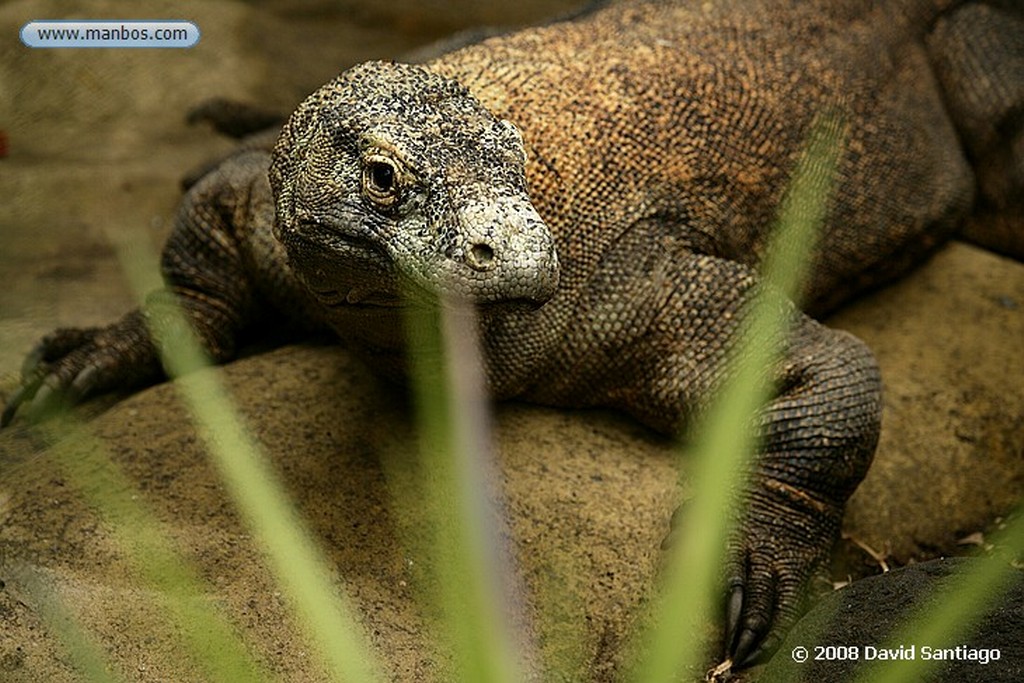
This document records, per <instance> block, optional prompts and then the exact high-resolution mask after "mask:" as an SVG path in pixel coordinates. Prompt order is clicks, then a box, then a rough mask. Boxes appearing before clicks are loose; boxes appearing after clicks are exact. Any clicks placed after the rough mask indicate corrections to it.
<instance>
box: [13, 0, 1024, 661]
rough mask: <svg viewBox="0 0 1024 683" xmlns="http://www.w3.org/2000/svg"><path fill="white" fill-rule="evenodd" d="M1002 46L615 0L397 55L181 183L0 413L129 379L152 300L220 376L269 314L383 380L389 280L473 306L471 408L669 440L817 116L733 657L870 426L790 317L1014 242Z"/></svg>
mask: <svg viewBox="0 0 1024 683" xmlns="http://www.w3.org/2000/svg"><path fill="white" fill-rule="evenodd" d="M961 4H962V5H964V6H963V7H959V6H958V5H961ZM1022 36H1024V17H1022V15H1021V12H1020V10H1019V9H1018V8H1017V7H1016V6H1015V5H1014V4H1012V3H1009V2H1006V3H991V4H983V3H955V2H944V1H941V0H935V1H934V2H929V1H928V0H919V1H915V0H892V1H891V2H881V3H877V2H859V1H853V0H849V1H842V0H830V1H826V0H818V1H815V2H804V1H800V0H773V1H772V0H762V1H757V2H716V3H701V2H694V3H690V2H623V3H610V4H609V5H608V6H606V7H602V8H600V9H598V10H596V11H594V12H592V13H589V14H584V15H582V16H578V17H576V18H574V19H573V20H571V21H567V22H560V23H556V24H552V25H549V26H545V27H540V28H534V29H527V30H524V31H521V32H518V33H512V34H509V35H502V36H497V37H494V38H491V39H488V40H486V41H484V42H482V43H478V44H471V45H467V46H465V47H462V48H460V49H458V50H455V51H454V52H451V53H448V54H445V55H443V56H441V57H439V58H437V59H435V60H434V61H432V62H428V63H427V64H426V65H424V66H406V65H399V64H386V63H368V64H364V65H360V66H357V67H353V68H352V69H350V70H348V71H346V72H345V73H343V74H342V75H341V76H339V77H338V78H337V79H336V80H335V81H332V82H331V83H328V84H327V85H325V86H324V87H323V88H321V89H320V90H318V91H317V92H315V93H313V94H312V95H311V96H310V97H309V99H307V100H306V101H305V102H304V103H303V104H302V105H300V107H299V108H298V110H297V111H296V112H295V113H294V114H293V115H292V116H291V118H290V119H289V120H288V122H287V123H286V124H285V126H284V129H283V132H282V133H281V135H280V138H279V139H278V140H277V142H276V146H275V145H274V143H273V139H272V138H271V136H269V135H262V136H257V137H255V138H250V139H248V140H247V141H246V142H244V143H243V144H242V147H241V149H240V151H239V152H238V153H237V154H235V155H234V156H232V157H230V158H228V159H226V160H224V161H222V162H221V163H220V164H219V165H217V166H216V167H215V168H213V169H212V170H210V171H209V172H206V173H205V174H203V173H199V174H195V176H193V177H191V178H190V180H189V188H188V190H187V193H186V195H185V198H184V200H183V202H182V205H181V208H180V211H179V213H178V217H177V225H176V228H175V231H174V233H173V235H172V237H171V239H170V241H169V243H168V245H167V247H166V249H165V252H164V258H163V272H164V276H165V280H166V283H167V284H166V288H165V289H163V290H161V291H159V292H156V293H154V294H153V295H151V296H150V298H149V299H148V301H147V303H146V305H145V306H144V307H143V309H142V310H141V311H135V312H132V313H130V314H128V315H127V316H126V317H125V318H123V319H122V320H121V321H119V322H117V323H115V324H113V325H111V326H110V327H107V328H102V329H92V330H58V331H57V332H55V333H53V334H52V335H50V336H48V337H47V338H46V339H44V340H43V342H42V343H41V344H40V346H39V347H38V348H37V350H36V351H35V352H33V354H32V356H31V357H30V359H29V361H28V362H27V364H26V369H25V384H24V387H23V389H22V390H20V391H19V392H17V393H16V395H15V396H13V397H12V398H11V400H10V401H9V403H8V405H7V408H6V410H5V412H4V416H3V421H4V422H5V423H6V422H9V421H10V420H11V418H12V417H13V415H14V413H15V411H16V410H18V408H19V406H23V407H24V408H25V410H26V412H28V413H30V414H38V413H40V412H43V411H44V410H45V409H46V408H47V407H48V406H50V405H52V404H55V403H59V402H75V401H79V400H82V399H84V398H86V397H87V396H89V395H92V394H95V393H97V392H102V391H107V390H110V389H114V388H118V387H125V386H138V385H141V384H144V383H146V382H152V381H156V380H158V379H159V378H160V377H161V376H162V370H161V367H160V362H159V360H158V358H157V355H156V353H155V345H154V343H153V341H152V340H151V339H150V337H149V333H148V332H147V331H146V327H145V325H144V318H149V319H151V320H153V321H155V322H156V323H157V328H159V327H160V320H161V319H162V317H163V315H164V313H163V312H164V311H165V310H166V302H167V301H168V298H170V297H173V298H174V299H175V300H177V301H178V302H180V303H181V304H182V305H183V307H184V309H185V312H186V313H187V315H188V317H189V319H190V320H191V322H192V323H193V325H194V326H195V327H196V330H197V332H198V334H199V336H200V339H201V340H202V342H203V344H204V345H205V346H206V348H207V350H208V351H209V353H210V354H211V355H212V356H213V357H214V358H215V359H216V360H218V361H224V360H227V359H229V358H231V357H232V355H233V354H234V352H235V350H236V348H237V347H238V345H239V344H240V343H244V341H245V339H246V338H247V334H249V331H250V330H252V329H255V328H258V327H259V324H260V323H261V322H266V321H267V320H270V319H280V318H284V319H287V320H290V321H291V324H293V325H295V326H297V327H301V328H303V329H318V328H319V329H324V328H330V329H334V330H335V331H336V332H337V333H338V336H339V337H341V338H343V339H344V341H345V343H347V344H350V345H352V346H353V347H355V348H357V349H360V350H362V351H363V352H364V353H365V354H366V355H368V356H369V357H370V358H372V359H374V362H375V365H382V366H384V369H385V370H387V371H391V372H394V373H396V374H400V373H401V369H402V350H403V349H402V347H403V334H402V330H401V320H402V315H401V306H403V305H406V300H405V299H403V298H402V293H403V292H404V291H411V292H413V299H414V300H415V299H416V298H417V296H418V294H417V293H419V294H422V295H423V297H424V298H430V297H432V296H434V295H435V294H437V293H441V294H444V295H449V296H455V297H458V298H462V299H466V300H469V301H471V302H474V303H475V304H477V306H478V308H479V312H480V321H481V323H480V324H481V336H482V340H483V346H484V357H485V363H486V372H487V379H488V382H489V385H490V389H491V391H492V392H493V394H494V395H495V396H496V397H498V398H507V397H518V398H521V399H525V400H530V401H535V402H538V403H543V404H548V405H555V406H595V405H597V406H609V407H614V408H618V409H621V410H623V411H626V412H628V413H630V414H631V415H633V416H635V417H636V418H637V419H639V420H640V421H642V422H644V423H646V424H648V425H650V426H652V427H654V428H656V429H659V430H662V431H666V432H673V433H674V432H679V431H682V430H685V428H686V427H687V425H688V424H689V423H690V422H692V420H693V418H694V417H695V416H698V415H699V414H700V413H701V412H702V411H703V409H704V407H705V406H706V405H707V403H708V400H709V398H710V396H711V395H712V393H713V391H714V389H715V388H716V387H717V386H718V385H719V384H720V382H721V380H722V378H723V377H724V374H725V373H726V372H727V371H728V370H727V366H726V363H725V361H726V359H727V357H728V355H729V352H730V348H731V343H732V340H733V338H734V333H735V331H736V328H737V325H738V324H739V322H740V320H741V318H742V316H743V311H744V310H745V306H746V304H747V303H748V301H749V300H750V297H751V295H752V293H753V292H754V291H755V290H756V289H757V287H758V282H759V280H758V275H757V268H758V266H759V263H760V260H761V258H762V256H763V252H764V247H765V244H766V241H767V238H768V232H769V229H770V227H771V225H772V223H773V220H774V216H775V212H776V207H777V204H778V202H779V200H780V198H781V196H782V193H783V192H784V190H785V187H786V184H787V182H788V179H789V175H790V173H791V171H792V168H793V165H794V163H795V161H796V159H797V157H798V155H799V152H800V149H801V144H802V142H803V140H804V139H805V137H806V134H807V131H808V128H809V126H810V124H811V122H812V121H813V120H814V117H815V115H816V113H817V112H819V111H821V110H823V109H832V110H836V109H838V110H841V111H842V112H843V113H844V116H845V120H846V121H847V123H848V136H847V138H846V144H845V147H844V149H843V151H842V155H841V161H840V165H839V168H838V174H837V178H836V185H835V192H834V195H833V197H832V198H831V202H830V205H829V211H828V218H827V220H826V224H825V226H824V230H823V233H822V235H821V242H820V245H819V247H818V249H817V251H816V253H815V260H814V264H813V267H812V270H811V276H810V278H809V281H808V282H807V284H806V288H805V292H804V302H803V304H802V306H800V307H797V306H792V307H790V308H789V309H788V311H787V315H789V316H790V318H791V319H792V328H791V332H790V334H789V337H788V339H787V340H786V344H785V354H784V357H783V358H782V360H781V361H780V362H779V363H778V364H777V366H775V367H772V368H766V369H765V372H766V373H767V375H768V376H769V377H770V378H771V379H772V380H773V381H774V382H775V386H777V387H779V391H778V392H777V394H776V395H775V396H774V397H773V398H772V399H771V400H770V401H769V402H768V404H767V405H765V406H764V407H763V409H762V410H761V413H760V415H759V418H758V424H759V431H760V436H761V438H762V445H761V449H760V452H759V455H758V458H757V460H756V466H755V469H754V472H753V474H752V478H751V481H750V486H749V490H748V491H747V492H746V493H747V499H748V502H749V507H748V509H747V512H746V514H745V516H744V518H743V520H742V523H741V526H740V533H739V534H738V535H737V537H736V538H735V539H734V541H733V543H732V546H731V554H730V562H729V566H728V570H727V581H726V583H727V586H726V591H727V595H726V596H724V602H725V603H726V604H727V605H728V610H727V611H728V618H727V621H728V625H727V630H728V633H727V636H726V650H727V652H726V654H727V655H728V656H729V657H731V658H732V659H733V660H734V662H735V663H736V664H737V665H739V666H743V665H746V664H749V663H751V662H753V661H756V660H758V659H762V658H764V657H766V656H768V655H769V654H770V653H771V652H772V650H773V649H774V648H775V647H776V646H777V644H778V642H779V640H780V638H781V637H782V635H783V634H784V633H785V631H786V629H787V628H788V627H789V626H790V625H791V624H792V623H793V621H794V620H795V619H796V617H797V615H798V613H799V609H800V604H801V596H802V595H803V592H804V589H805V586H806V584H807V581H808V578H809V577H810V576H811V575H812V574H813V573H814V572H815V571H816V569H817V568H818V567H819V566H820V565H821V564H822V563H823V562H824V561H825V559H826V558H827V557H828V553H829V549H830V548H831V546H832V544H833V541H834V540H835V537H836V534H837V532H838V528H839V521H840V519H841V516H842V512H843V508H844V505H845V503H846V500H847V498H848V497H849V495H850V494H851V493H852V491H853V490H854V488H855V487H856V486H857V484H858V483H859V482H860V480H861V479H862V478H863V476H864V474H865V472H866V471H867V468H868V466H869V464H870V462H871V458H872V454H873V452H874V448H875V444H876V442H877V438H878V432H879V419H880V410H881V403H880V380H879V376H878V370H877V367H876V364H875V361H874V359H873V357H872V354H871V352H870V351H869V350H868V349H867V348H866V347H865V346H864V344H862V343H861V342H860V341H859V340H857V339H855V338H854V337H852V336H850V335H848V334H845V333H842V332H839V331H835V330H830V329H828V328H826V327H824V326H822V325H820V324H818V323H817V322H815V321H814V320H813V319H812V318H811V317H809V316H808V315H807V314H812V315H818V314H821V313H824V312H826V311H828V310H831V309H833V308H835V307H836V306H838V305H840V304H841V303H843V302H844V301H847V300H848V299H850V298H851V297H853V296H855V295H857V294H858V293H860V292H862V291H864V290H866V289H868V288H871V287H876V286H879V285H881V284H883V283H885V282H886V281H888V280H891V279H893V278H895V277H897V276H899V275H900V274H902V273H904V272H906V271H907V270H908V269H910V268H911V267H913V266H914V265H915V264H916V263H918V262H920V261H921V260H922V259H923V258H924V257H926V256H927V254H929V253H930V252H931V251H933V250H934V249H935V248H936V247H937V246H938V245H940V244H941V243H942V242H943V241H945V240H947V239H948V238H949V237H950V236H951V235H952V234H954V232H955V231H956V230H957V229H959V228H960V227H961V226H962V225H963V224H964V223H965V222H967V223H971V224H972V225H974V226H975V227H976V226H977V225H979V224H980V223H979V222H978V221H976V220H975V219H976V217H977V216H979V215H980V216H984V217H985V223H986V224H989V225H993V226H996V227H997V228H998V229H999V230H1001V231H1002V238H1001V240H1002V241H1001V244H1002V245H1003V247H1004V248H1005V249H1007V250H1010V251H1013V250H1014V249H1017V250H1018V252H1017V253H1020V251H1019V250H1020V247H1021V245H1022V242H1024V240H1022V239H1021V237H1020V236H1021V234H1022V231H1021V229H1020V216H1021V215H1022V213H1024V212H1022V211H1021V210H1020V209H1021V196H1022V194H1024V193H1022V192H1021V189H1022V185H1024V125H1022V124H1024V116H1022V114H1021V113H1022V111H1024V68H1022V66H1024V48H1022V45H1021V41H1022V38H1021V37H1022ZM218 107H219V108H217V107H215V108H213V109H211V110H209V111H206V112H204V113H203V114H202V116H204V117H205V118H208V119H211V120H213V121H214V122H215V124H216V125H217V126H218V127H219V128H221V129H224V130H228V131H232V132H234V133H236V134H244V133H248V132H251V130H252V129H253V128H254V127H255V126H257V124H258V123H261V122H263V121H269V120H271V118H272V117H270V116H269V115H266V114H263V113H261V112H256V113H254V114H252V116H250V115H249V114H245V115H241V114H238V113H237V112H235V113H234V114H233V113H232V111H231V110H230V107H228V108H226V109H225V108H224V106H223V105H218ZM236 115H237V116H236ZM233 117H234V118H237V119H238V121H237V122H236V123H237V125H233V124H232V119H233ZM261 117H262V118H261ZM254 121H255V122H254ZM268 169H269V177H268ZM997 238H998V235H997ZM996 241H999V240H998V239H997V240H996ZM801 308H802V310H803V311H805V312H806V313H807V314H805V313H802V312H801V311H800V309H801Z"/></svg>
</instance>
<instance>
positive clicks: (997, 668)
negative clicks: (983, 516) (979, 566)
mask: <svg viewBox="0 0 1024 683" xmlns="http://www.w3.org/2000/svg"><path fill="white" fill-rule="evenodd" d="M976 562H978V560H970V559H964V558H955V559H946V560H932V561H930V562H923V563H921V564H915V565H911V566H909V567H903V568H902V569H897V570H894V571H891V572H889V573H887V574H883V575H881V576H872V577H868V578H866V579H864V580H862V581H858V582H856V583H853V584H851V585H850V586H847V587H846V588H843V589H842V590H839V591H837V592H835V593H833V594H832V595H830V596H829V597H828V598H827V599H825V600H822V601H821V602H820V603H818V604H817V605H815V607H814V609H813V610H811V612H809V613H808V614H807V615H806V616H805V617H804V618H803V619H802V620H801V621H800V623H799V624H797V626H796V627H795V628H794V629H793V630H792V631H790V634H789V636H788V637H787V638H786V641H785V642H784V643H783V645H782V648H781V650H780V651H779V655H778V656H777V657H775V659H773V660H772V662H771V663H770V664H768V666H767V667H766V668H765V671H764V673H763V675H762V676H761V677H760V678H759V679H758V680H759V681H760V683H805V682H806V683H811V682H812V681H813V682H817V681H828V682H829V683H846V682H847V681H854V680H856V677H857V676H859V675H861V674H862V673H864V671H865V669H866V668H867V666H869V665H870V664H871V663H874V664H877V663H878V662H880V661H883V659H882V658H883V657H885V656H887V655H888V654H889V653H891V654H892V655H894V657H893V658H892V661H896V660H897V657H898V658H902V659H909V660H914V661H918V662H925V661H932V662H934V669H932V670H931V671H929V672H928V673H926V674H925V675H924V676H923V677H921V678H917V677H915V678H914V680H927V681H929V683H975V682H977V683H982V682H985V683H1015V682H1016V681H1021V680H1024V572H1022V571H1021V570H1019V569H1010V570H1008V571H1009V573H1010V575H1009V578H1008V579H1007V581H1006V582H1005V583H1008V584H1009V585H1008V587H1005V588H1004V589H1003V590H1002V591H1001V592H1000V593H999V594H998V595H993V596H991V597H992V601H991V602H992V603H993V604H992V605H990V606H989V608H988V609H987V611H984V613H983V615H982V616H981V617H980V618H979V619H978V620H977V621H976V622H975V623H974V625H973V626H972V627H970V628H968V629H967V630H966V631H965V632H963V633H960V634H959V636H958V637H957V638H956V639H955V640H954V641H953V642H951V643H938V642H930V641H927V640H922V639H921V638H920V637H915V635H914V634H913V633H906V634H905V635H903V636H899V635H897V634H898V633H899V632H900V631H899V629H900V627H901V626H902V625H903V624H904V623H905V622H906V619H907V617H908V616H909V615H910V614H911V613H912V611H913V610H914V609H915V608H917V607H918V606H920V605H923V604H928V603H929V602H935V601H936V599H937V596H939V595H941V593H940V591H941V590H942V589H943V588H944V584H945V583H946V582H948V581H955V580H956V579H958V578H959V577H961V576H963V575H964V574H965V573H966V572H968V571H969V570H970V569H971V567H972V566H973V565H974V564H975V563H976ZM945 599H956V596H955V595H954V596H952V598H950V597H949V596H946V598H945ZM963 626H966V625H963ZM892 638H895V639H897V641H896V642H893V643H890V640H891V639H892ZM814 643H821V644H823V645H839V646H842V647H843V648H845V649H833V650H820V651H817V652H816V651H815V648H814ZM801 647H806V648H807V649H808V651H809V654H808V657H809V658H808V660H807V661H806V662H797V661H795V658H799V657H800V656H802V654H801V653H800V652H796V654H794V652H795V651H796V650H797V648H801ZM851 648H855V649H851ZM957 648H959V650H958V649H957ZM950 649H952V650H953V651H952V652H949V650H950ZM815 655H818V656H819V657H821V659H815ZM997 657H998V659H996V658H997Z"/></svg>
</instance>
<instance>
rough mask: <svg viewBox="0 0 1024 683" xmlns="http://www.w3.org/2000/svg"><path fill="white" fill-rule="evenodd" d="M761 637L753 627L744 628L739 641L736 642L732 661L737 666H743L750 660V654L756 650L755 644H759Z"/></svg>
mask: <svg viewBox="0 0 1024 683" xmlns="http://www.w3.org/2000/svg"><path fill="white" fill-rule="evenodd" d="M760 639H761V636H759V635H758V634H757V633H756V632H754V631H752V630H751V629H749V628H747V629H743V632H742V633H740V637H739V641H738V642H737V643H736V650H735V652H733V657H732V661H733V664H734V665H735V666H736V668H743V667H745V666H747V665H748V664H749V663H750V662H751V659H750V655H751V654H752V652H753V650H754V646H755V645H757V643H758V641H759V640H760Z"/></svg>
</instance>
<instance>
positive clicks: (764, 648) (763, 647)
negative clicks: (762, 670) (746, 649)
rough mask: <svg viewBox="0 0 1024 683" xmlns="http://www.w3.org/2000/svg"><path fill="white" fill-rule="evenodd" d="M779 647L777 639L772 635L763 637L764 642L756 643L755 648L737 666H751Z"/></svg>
mask: <svg viewBox="0 0 1024 683" xmlns="http://www.w3.org/2000/svg"><path fill="white" fill-rule="evenodd" d="M778 647H779V639H778V638H777V637H774V636H769V637H768V638H765V640H764V642H763V643H761V644H760V645H758V647H757V649H756V650H754V651H753V652H751V653H750V655H749V656H748V657H747V658H746V659H745V660H743V661H742V662H741V663H740V665H739V666H741V667H743V666H751V665H753V664H757V663H759V662H761V661H762V660H764V659H766V658H768V657H769V656H771V654H772V653H773V652H775V650H776V649H777V648H778Z"/></svg>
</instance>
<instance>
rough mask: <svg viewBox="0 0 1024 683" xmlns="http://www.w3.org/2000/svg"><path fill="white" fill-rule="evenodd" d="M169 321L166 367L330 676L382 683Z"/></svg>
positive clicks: (236, 420) (238, 421)
mask: <svg viewBox="0 0 1024 683" xmlns="http://www.w3.org/2000/svg"><path fill="white" fill-rule="evenodd" d="M140 247H141V245H135V248H136V249H139V248H140ZM140 260H145V259H136V258H124V259H122V263H123V265H124V268H125V271H126V273H127V274H128V277H129V280H130V281H131V282H132V284H133V289H134V290H135V291H136V292H137V293H138V294H139V296H140V298H141V296H142V293H143V292H146V291H150V290H151V289H153V286H152V285H153V284H154V283H152V282H151V281H149V280H148V277H147V275H148V273H147V270H146V269H145V268H144V267H143V266H141V264H140ZM163 322H164V321H162V323H163ZM165 322H166V327H165V329H163V330H162V331H161V334H160V337H161V340H162V343H161V354H162V358H163V362H164V366H165V367H166V368H167V369H168V371H169V373H170V374H171V375H172V376H174V377H177V378H178V381H177V386H178V388H179V390H180V392H181V395H182V397H183V399H184V400H185V403H186V405H187V406H188V408H189V411H190V413H191V415H192V417H193V419H194V421H195V423H196V426H197V430H198V431H199V433H200V436H201V437H202V438H203V440H204V441H205V443H206V444H207V447H208V449H209V452H210V455H211V457H212V459H213V462H214V464H215V465H216V467H217V469H218V470H219V472H220V473H221V476H222V477H223V480H224V482H225V485H226V488H227V490H228V492H229V493H230V495H231V497H232V499H233V500H234V501H235V504H236V505H237V507H238V509H239V510H240V512H241V513H242V517H243V518H244V519H245V520H246V522H247V523H248V525H249V526H250V528H251V529H252V530H253V536H254V537H255V538H256V540H257V541H258V543H259V544H260V546H261V547H262V548H263V550H264V552H265V553H266V556H267V558H268V559H269V561H270V564H271V568H272V570H273V571H274V574H275V576H276V577H277V580H278V581H279V583H280V584H281V586H282V588H283V591H284V593H285V594H286V595H287V596H288V597H289V599H290V601H291V604H292V606H293V608H294V609H295V611H296V613H297V614H298V616H299V621H300V623H301V624H302V625H303V627H304V628H305V630H306V634H307V636H308V637H309V638H310V639H311V640H312V641H313V642H314V643H315V646H316V649H317V651H318V652H319V654H320V655H321V656H322V657H323V659H324V661H325V662H326V663H327V669H328V671H330V672H331V674H332V676H333V677H334V680H336V681H339V682H340V681H344V682H345V683H362V682H364V681H378V680H382V676H381V673H380V671H381V669H380V666H379V665H378V663H377V662H376V660H375V658H374V657H373V655H372V653H371V650H370V648H369V645H368V643H367V639H366V636H365V634H364V633H363V630H362V628H361V627H360V625H359V623H358V620H357V618H356V617H355V614H354V611H353V610H352V608H351V607H350V605H349V602H348V600H347V598H346V597H345V596H344V595H343V594H342V592H341V589H340V588H338V587H336V586H335V585H334V583H333V580H332V572H331V570H330V567H329V563H328V561H327V560H326V558H325V557H324V556H323V554H322V553H321V552H320V550H319V548H318V547H317V545H316V543H315V541H314V540H313V538H312V536H311V534H310V533H309V531H308V530H307V528H306V526H305V524H304V523H303V522H302V520H301V519H300V517H299V515H298V513H297V512H296V510H295V509H294V507H293V506H292V505H291V504H290V503H289V501H288V498H287V494H286V493H285V492H284V489H283V487H282V486H281V485H280V484H279V482H278V481H277V478H276V476H275V473H274V472H273V469H272V467H271V465H270V464H269V462H268V459H267V458H266V456H265V454H263V452H262V450H261V449H260V447H259V445H258V444H257V443H256V442H255V440H254V439H253V438H252V437H251V435H250V434H249V432H248V431H247V430H246V429H245V426H244V424H243V420H242V418H241V416H240V415H239V414H238V413H237V411H236V410H235V408H234V405H233V402H232V401H231V398H230V396H229V395H228V393H227V392H226V391H225V389H224V388H223V386H222V385H221V384H220V382H219V381H218V379H217V375H216V373H214V372H212V371H197V369H198V368H204V367H207V366H209V365H210V363H209V360H208V359H207V358H206V357H205V355H204V353H203V351H202V349H201V347H200V345H199V343H198V341H197V340H196V338H195V336H194V334H193V333H192V330H191V328H190V326H189V325H188V323H187V322H186V320H185V319H184V317H183V316H182V314H181V312H180V311H177V313H176V314H170V313H169V314H168V320H167V321H165Z"/></svg>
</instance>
